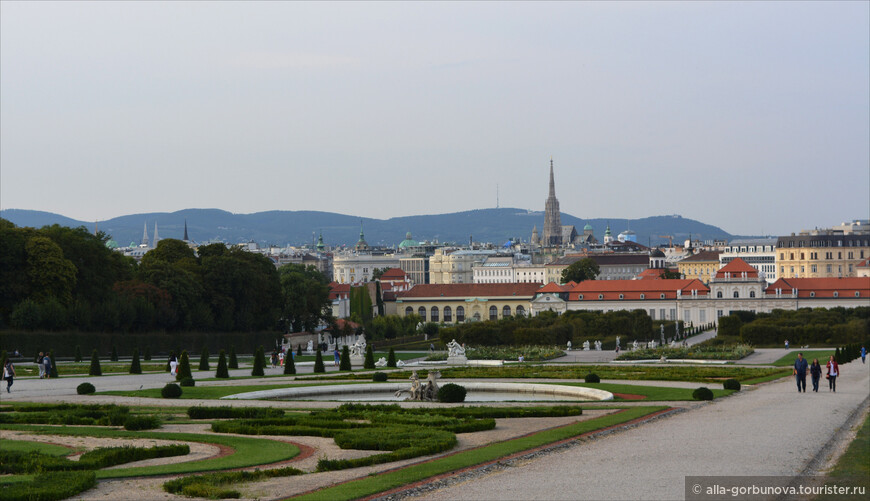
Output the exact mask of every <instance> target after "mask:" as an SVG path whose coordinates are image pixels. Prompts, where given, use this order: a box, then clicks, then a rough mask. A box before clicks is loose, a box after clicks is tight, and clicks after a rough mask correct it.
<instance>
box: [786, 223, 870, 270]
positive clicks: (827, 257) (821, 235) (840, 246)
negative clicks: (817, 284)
mask: <svg viewBox="0 0 870 501" xmlns="http://www.w3.org/2000/svg"><path fill="white" fill-rule="evenodd" d="M867 258H870V233H864V232H862V233H857V232H856V233H851V234H844V233H840V232H835V231H832V230H819V231H812V232H801V233H800V234H799V235H791V236H787V237H779V238H778V239H777V241H776V267H777V272H778V273H777V278H828V277H854V276H856V275H857V271H858V270H857V267H858V265H860V264H861V262H862V261H864V260H865V259H867Z"/></svg>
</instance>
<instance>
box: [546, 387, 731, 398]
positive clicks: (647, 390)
mask: <svg viewBox="0 0 870 501" xmlns="http://www.w3.org/2000/svg"><path fill="white" fill-rule="evenodd" d="M545 384H558V385H562V386H580V387H583V388H595V389H598V390H604V391H609V392H610V393H624V394H628V395H643V396H645V397H646V398H645V399H644V402H667V401H682V400H694V398H692V392H693V391H695V390H696V388H669V387H666V386H640V385H634V384H615V383H594V384H593V383H545ZM698 386H699V387H700V386H706V385H705V384H704V383H698ZM711 391H712V392H713V397H714V398H719V397H724V396H726V395H730V394H732V393H734V390H712V389H711ZM613 401H614V402H636V401H637V400H631V399H625V398H620V397H617V396H614V398H613Z"/></svg>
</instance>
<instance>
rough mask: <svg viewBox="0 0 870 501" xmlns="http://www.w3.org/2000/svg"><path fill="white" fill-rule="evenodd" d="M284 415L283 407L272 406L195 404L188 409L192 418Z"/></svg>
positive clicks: (251, 417)
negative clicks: (204, 405)
mask: <svg viewBox="0 0 870 501" xmlns="http://www.w3.org/2000/svg"><path fill="white" fill-rule="evenodd" d="M283 416H284V410H283V409H274V408H272V407H201V406H194V407H189V408H188V409H187V417H189V418H190V419H240V418H247V419H261V418H271V417H283Z"/></svg>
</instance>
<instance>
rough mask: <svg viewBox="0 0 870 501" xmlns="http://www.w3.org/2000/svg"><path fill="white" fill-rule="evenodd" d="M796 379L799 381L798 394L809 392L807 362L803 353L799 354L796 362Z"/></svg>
mask: <svg viewBox="0 0 870 501" xmlns="http://www.w3.org/2000/svg"><path fill="white" fill-rule="evenodd" d="M794 377H795V380H796V381H797V387H798V393H800V392H804V393H806V392H807V360H806V359H805V358H804V354H803V353H798V357H797V360H795V361H794Z"/></svg>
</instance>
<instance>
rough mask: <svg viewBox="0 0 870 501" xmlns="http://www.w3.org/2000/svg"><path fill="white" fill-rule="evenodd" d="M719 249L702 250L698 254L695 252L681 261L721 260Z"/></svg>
mask: <svg viewBox="0 0 870 501" xmlns="http://www.w3.org/2000/svg"><path fill="white" fill-rule="evenodd" d="M719 254H721V252H719V251H701V252H699V253H697V254H693V255H691V256H689V257H687V258H686V259H683V260H681V261H680V262H681V263H697V262H707V261H717V262H718V261H719Z"/></svg>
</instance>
